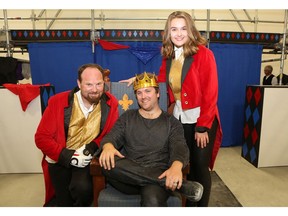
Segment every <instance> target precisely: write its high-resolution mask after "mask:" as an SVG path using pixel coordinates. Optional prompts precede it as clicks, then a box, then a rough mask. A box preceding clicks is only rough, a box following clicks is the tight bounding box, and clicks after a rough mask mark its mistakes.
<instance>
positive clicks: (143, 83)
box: [133, 72, 159, 91]
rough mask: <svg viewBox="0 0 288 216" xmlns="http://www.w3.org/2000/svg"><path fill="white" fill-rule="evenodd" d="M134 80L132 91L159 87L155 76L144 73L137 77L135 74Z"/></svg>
mask: <svg viewBox="0 0 288 216" xmlns="http://www.w3.org/2000/svg"><path fill="white" fill-rule="evenodd" d="M141 77H142V78H141ZM135 78H136V79H135V81H134V85H133V88H134V91H136V90H138V89H140V88H147V87H159V85H158V82H157V78H156V75H155V74H151V73H147V72H144V73H142V74H139V75H137V74H136V76H135Z"/></svg>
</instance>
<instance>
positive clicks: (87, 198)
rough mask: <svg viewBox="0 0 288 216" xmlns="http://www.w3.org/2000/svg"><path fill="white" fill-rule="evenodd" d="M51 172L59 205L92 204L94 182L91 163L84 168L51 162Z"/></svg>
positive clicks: (86, 205)
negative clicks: (66, 166)
mask: <svg viewBox="0 0 288 216" xmlns="http://www.w3.org/2000/svg"><path fill="white" fill-rule="evenodd" d="M49 174H50V178H51V181H52V184H53V187H54V189H55V195H56V196H55V198H56V205H57V206H59V207H73V206H82V207H88V206H91V204H92V201H93V183H92V177H91V175H90V167H89V165H88V166H86V167H84V168H77V167H71V168H65V167H63V166H61V165H59V164H57V163H56V164H49Z"/></svg>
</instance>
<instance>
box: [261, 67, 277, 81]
mask: <svg viewBox="0 0 288 216" xmlns="http://www.w3.org/2000/svg"><path fill="white" fill-rule="evenodd" d="M272 71H273V67H272V66H271V65H266V66H265V68H264V73H265V76H264V77H263V80H262V85H278V80H277V78H276V77H275V76H274V75H273V74H272Z"/></svg>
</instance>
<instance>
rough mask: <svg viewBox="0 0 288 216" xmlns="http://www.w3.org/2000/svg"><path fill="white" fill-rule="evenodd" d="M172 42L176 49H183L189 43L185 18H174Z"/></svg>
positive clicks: (171, 32) (172, 22)
mask: <svg viewBox="0 0 288 216" xmlns="http://www.w3.org/2000/svg"><path fill="white" fill-rule="evenodd" d="M170 35H171V41H172V43H173V44H174V46H176V47H182V46H183V45H184V44H185V43H186V42H187V41H188V39H189V38H188V30H187V25H186V21H185V19H183V18H174V19H173V20H172V21H171V27H170Z"/></svg>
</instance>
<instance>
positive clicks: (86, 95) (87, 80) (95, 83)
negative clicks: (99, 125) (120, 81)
mask: <svg viewBox="0 0 288 216" xmlns="http://www.w3.org/2000/svg"><path fill="white" fill-rule="evenodd" d="M77 83H78V87H79V88H80V90H81V96H82V100H83V102H84V104H85V106H87V107H89V106H91V105H92V104H98V102H99V100H100V98H101V96H102V94H103V92H104V80H103V75H102V73H101V72H100V71H99V70H98V69H97V68H92V67H88V68H86V69H85V70H84V71H83V72H82V74H81V81H80V80H77Z"/></svg>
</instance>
